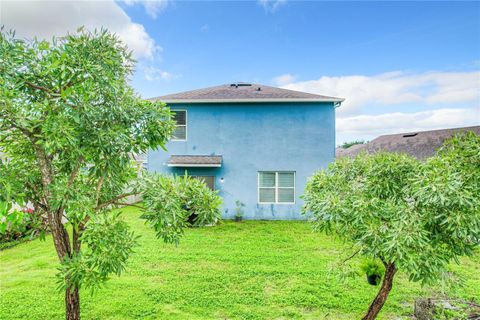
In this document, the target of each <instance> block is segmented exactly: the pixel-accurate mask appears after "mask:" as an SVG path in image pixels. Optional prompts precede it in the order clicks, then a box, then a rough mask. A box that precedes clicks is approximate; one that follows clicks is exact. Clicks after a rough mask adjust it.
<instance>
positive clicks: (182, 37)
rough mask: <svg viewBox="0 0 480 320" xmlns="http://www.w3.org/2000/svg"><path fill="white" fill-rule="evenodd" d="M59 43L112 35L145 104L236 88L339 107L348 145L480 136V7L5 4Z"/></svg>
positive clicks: (11, 14)
mask: <svg viewBox="0 0 480 320" xmlns="http://www.w3.org/2000/svg"><path fill="white" fill-rule="evenodd" d="M0 25H4V26H5V27H6V28H7V29H15V30H16V31H17V34H18V35H19V36H20V37H27V38H28V37H34V36H36V37H39V38H47V39H49V38H50V37H52V36H53V35H63V34H65V33H66V32H68V31H70V32H72V31H75V30H76V29H77V28H78V27H79V26H82V25H83V26H85V27H86V28H88V29H92V28H95V27H97V28H98V27H102V26H103V27H106V28H108V29H109V30H111V31H113V32H115V33H117V34H118V35H119V37H120V38H121V39H123V40H124V41H125V42H126V43H127V45H128V46H129V48H130V49H132V50H133V52H134V56H135V57H136V59H137V61H138V63H137V67H136V72H135V74H134V76H133V77H132V79H131V83H132V86H133V87H134V88H135V89H136V90H137V91H138V92H139V93H140V94H141V96H142V97H144V98H150V97H154V96H160V95H163V94H167V93H174V92H180V91H186V90H192V89H198V88H204V87H208V86H214V85H219V84H224V83H231V82H237V81H245V82H253V83H260V84H265V85H273V86H278V87H282V88H288V89H293V90H299V91H306V92H311V93H317V94H323V95H329V96H338V97H343V98H345V99H346V100H345V102H344V103H343V104H342V106H341V107H340V108H338V109H337V113H336V125H337V144H340V143H342V142H345V141H351V140H357V139H363V140H371V139H373V138H375V137H377V136H379V135H382V134H389V133H400V132H411V131H420V130H430V129H440V128H453V127H463V126H470V125H480V2H478V1H476V2H461V1H455V2H447V1H442V2H434V1H426V2H416V1H407V2H394V1H382V2H366V1H354V2H347V1H335V2H333V1H331V2H327V1H308V2H306V1H292V0H271V1H268V0H259V1H213V2H207V1H169V0H162V1H140V0H125V1H113V0H102V1H28V2H27V1H4V0H0Z"/></svg>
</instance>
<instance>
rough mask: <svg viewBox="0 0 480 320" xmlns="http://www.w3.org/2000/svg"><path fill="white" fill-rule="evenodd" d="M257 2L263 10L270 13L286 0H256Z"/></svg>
mask: <svg viewBox="0 0 480 320" xmlns="http://www.w3.org/2000/svg"><path fill="white" fill-rule="evenodd" d="M257 3H258V4H259V5H260V6H262V7H263V9H264V10H265V12H269V13H271V12H275V11H277V9H278V8H280V7H281V6H283V5H284V4H286V3H287V0H257Z"/></svg>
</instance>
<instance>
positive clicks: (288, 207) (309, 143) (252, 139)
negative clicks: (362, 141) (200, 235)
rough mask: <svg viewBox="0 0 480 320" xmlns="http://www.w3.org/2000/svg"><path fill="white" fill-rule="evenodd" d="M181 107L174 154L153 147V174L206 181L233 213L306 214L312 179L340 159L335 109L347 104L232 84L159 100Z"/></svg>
mask: <svg viewBox="0 0 480 320" xmlns="http://www.w3.org/2000/svg"><path fill="white" fill-rule="evenodd" d="M151 100H160V101H163V102H165V103H167V104H168V105H169V106H170V108H171V109H172V110H173V111H174V117H175V120H176V122H177V127H176V130H175V133H174V136H173V139H171V141H170V142H168V144H167V150H168V151H167V152H165V151H164V150H158V151H150V152H149V153H148V159H147V165H146V166H147V169H148V170H149V171H154V172H160V173H168V174H177V175H183V174H185V173H188V175H190V176H194V177H196V178H199V179H202V180H203V181H205V183H206V184H207V185H208V186H209V187H210V188H212V189H215V190H218V193H219V195H220V196H221V197H222V198H223V208H222V215H223V217H224V218H233V216H234V215H235V209H236V201H240V202H242V203H243V204H244V205H245V207H244V218H246V219H303V216H302V215H301V213H300V211H301V206H302V201H301V199H300V195H302V194H303V192H304V186H305V184H306V182H307V178H308V177H309V176H311V175H312V174H313V173H314V172H315V171H317V170H319V169H321V168H325V167H326V166H327V165H328V164H329V163H330V162H331V161H333V160H334V159H335V108H337V107H338V106H340V103H341V102H342V101H343V99H341V98H335V97H328V96H322V95H316V94H310V93H304V92H297V91H292V90H286V89H280V88H274V87H270V86H265V85H260V84H251V83H233V84H225V85H220V86H216V87H210V88H205V89H198V90H193V91H187V92H181V93H176V94H170V95H166V96H161V97H157V98H153V99H151Z"/></svg>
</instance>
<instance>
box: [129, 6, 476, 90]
mask: <svg viewBox="0 0 480 320" xmlns="http://www.w3.org/2000/svg"><path fill="white" fill-rule="evenodd" d="M122 7H123V8H124V9H125V10H126V12H127V13H128V15H129V16H130V17H131V18H132V19H133V21H136V22H140V23H142V24H143V25H144V26H145V28H146V30H147V32H148V33H149V35H151V36H152V37H153V38H154V39H155V40H156V42H157V43H158V44H159V45H161V46H162V48H163V51H162V52H161V53H159V55H160V56H161V57H160V58H159V59H158V61H155V65H156V66H157V67H158V68H160V69H162V70H164V71H167V72H169V73H171V74H172V75H174V76H175V77H174V78H173V79H169V80H168V81H158V82H153V83H152V82H148V81H142V80H144V78H143V77H142V75H141V74H139V76H138V77H136V79H135V84H136V85H137V86H138V89H139V90H140V91H141V92H142V94H145V95H148V96H151V95H156V94H163V93H167V92H175V91H180V90H188V89H192V88H196V87H204V86H209V85H215V84H219V83H224V82H230V81H236V80H242V81H256V82H260V83H265V84H271V83H272V79H273V78H274V77H277V76H279V75H281V74H285V73H289V74H294V75H296V76H297V79H298V80H301V79H305V80H308V79H316V78H318V77H320V76H322V75H328V76H336V75H351V74H361V75H374V74H378V73H383V72H389V71H392V70H409V71H415V72H421V71H430V70H436V71H460V70H472V69H474V68H475V63H477V64H478V63H479V61H478V60H479V59H480V13H479V12H480V7H479V3H478V2H477V3H466V2H457V3H451V2H441V3H432V2H420V3H417V2H404V3H398V2H394V3H392V2H385V3H380V2H353V3H352V2H286V3H285V4H283V5H280V6H278V7H277V8H276V10H274V11H272V10H268V9H265V8H264V7H263V6H261V5H259V4H258V3H256V2H246V1H244V2H232V1H229V2H226V1H225V2H176V3H173V4H172V5H169V6H167V7H166V8H165V9H163V11H162V12H161V13H159V14H158V16H157V17H156V19H153V18H152V17H150V16H149V15H148V14H147V12H146V11H145V10H144V8H143V7H142V6H127V5H125V4H122ZM477 68H478V65H477ZM326 94H328V93H326Z"/></svg>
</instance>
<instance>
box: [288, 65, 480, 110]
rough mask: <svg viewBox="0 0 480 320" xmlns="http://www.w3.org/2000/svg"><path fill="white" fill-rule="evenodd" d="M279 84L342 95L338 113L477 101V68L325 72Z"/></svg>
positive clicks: (479, 73)
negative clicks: (336, 74) (332, 74)
mask: <svg viewBox="0 0 480 320" xmlns="http://www.w3.org/2000/svg"><path fill="white" fill-rule="evenodd" d="M283 87H284V88H287V89H292V90H299V91H305V92H311V93H317V94H324V95H333V96H339V97H343V98H346V101H345V102H344V103H343V104H342V107H341V108H340V109H339V112H340V115H341V116H342V115H349V114H350V115H351V114H354V113H356V112H358V111H360V110H361V108H362V107H364V106H369V105H370V106H372V105H398V104H405V103H415V104H420V103H421V104H426V105H430V106H431V105H438V104H447V103H448V104H450V105H451V104H453V103H463V102H473V103H475V104H476V105H478V104H479V103H480V90H479V88H480V71H469V72H424V73H407V72H401V71H396V72H388V73H382V74H378V75H373V76H364V75H351V76H340V77H326V76H325V77H321V78H320V79H318V80H310V81H302V82H292V83H289V84H286V85H284V86H283Z"/></svg>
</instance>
